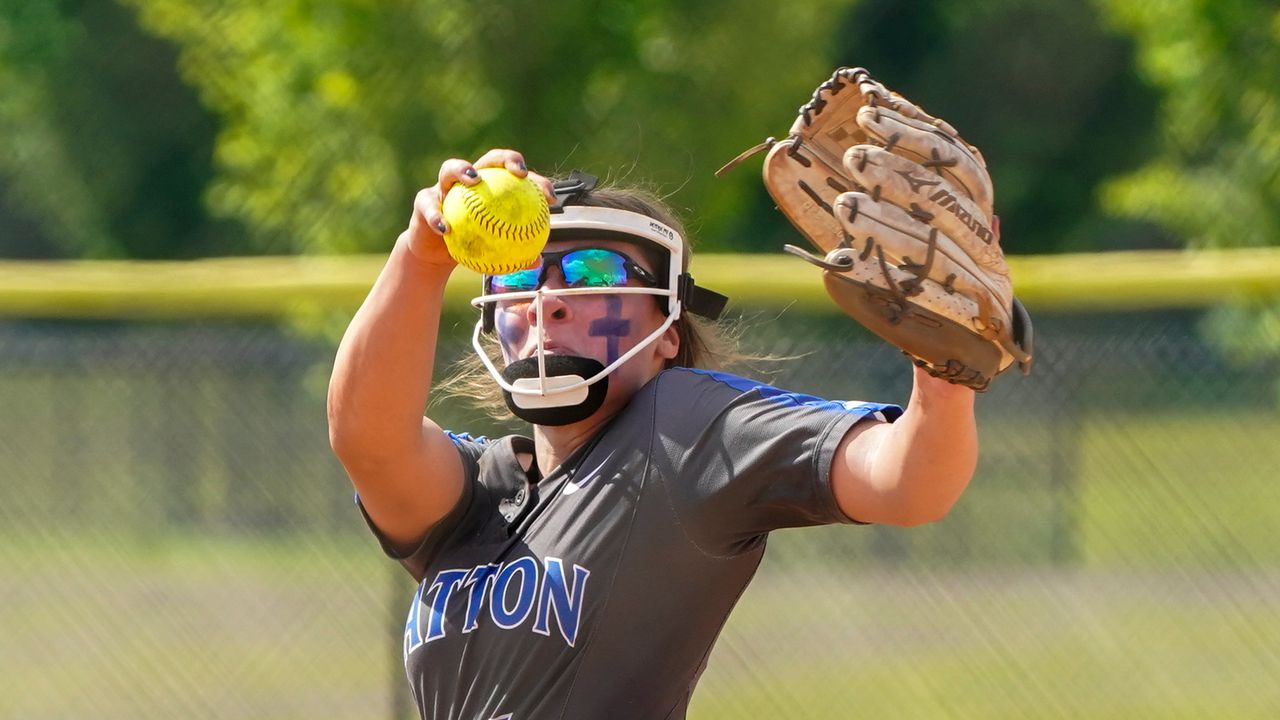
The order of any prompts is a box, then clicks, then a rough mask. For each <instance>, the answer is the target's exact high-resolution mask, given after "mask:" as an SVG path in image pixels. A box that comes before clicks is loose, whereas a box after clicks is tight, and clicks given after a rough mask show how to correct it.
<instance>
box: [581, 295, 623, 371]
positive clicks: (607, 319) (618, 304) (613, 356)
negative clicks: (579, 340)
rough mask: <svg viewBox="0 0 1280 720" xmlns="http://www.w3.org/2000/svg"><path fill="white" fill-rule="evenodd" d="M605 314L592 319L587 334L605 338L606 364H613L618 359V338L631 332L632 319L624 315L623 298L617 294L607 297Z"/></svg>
mask: <svg viewBox="0 0 1280 720" xmlns="http://www.w3.org/2000/svg"><path fill="white" fill-rule="evenodd" d="M605 313H606V314H605V316H604V317H602V318H597V319H595V320H592V321H591V325H590V326H589V327H588V328H587V334H588V335H590V336H591V337H602V338H605V353H606V358H607V360H606V361H605V364H606V365H612V364H613V363H614V362H616V361H617V359H618V355H619V352H618V340H619V339H620V338H624V337H626V336H628V335H630V334H631V321H630V320H627V319H625V318H623V317H622V298H620V297H618V296H616V295H609V296H606V297H605Z"/></svg>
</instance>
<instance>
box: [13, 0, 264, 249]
mask: <svg viewBox="0 0 1280 720" xmlns="http://www.w3.org/2000/svg"><path fill="white" fill-rule="evenodd" d="M175 60H176V54H175V51H174V49H173V48H172V47H171V46H170V45H168V44H167V43H165V42H162V41H160V40H158V39H156V38H155V37H153V36H151V35H149V34H147V33H144V32H143V31H142V30H141V29H140V28H139V27H138V26H137V23H136V21H135V18H134V17H133V14H132V13H130V12H128V11H127V10H125V9H124V8H122V7H121V6H119V5H117V4H115V3H111V2H105V1H103V0H97V1H94V2H43V1H42V2H26V1H25V0H3V1H2V2H0V178H3V182H2V183H0V185H3V186H4V187H5V191H6V192H5V195H6V198H5V202H4V203H3V205H4V206H5V207H6V208H7V212H6V213H4V214H5V215H6V216H7V217H8V218H9V220H8V221H7V222H6V221H4V220H0V255H17V256H58V255H71V256H82V257H119V256H129V257H174V256H190V255H199V254H227V253H234V252H237V251H240V252H242V251H244V250H245V249H247V246H246V245H245V244H243V243H238V242H237V238H238V237H241V236H242V235H243V234H242V233H236V232H233V231H232V230H233V228H231V227H227V226H225V225H219V224H217V223H212V222H211V220H210V218H209V215H208V213H207V212H206V211H205V209H204V207H203V205H202V203H201V201H200V193H201V191H202V188H203V187H204V185H205V184H206V183H207V182H208V180H209V178H210V177H211V176H212V164H211V151H212V140H213V134H214V132H215V131H216V119H215V118H214V117H213V116H212V115H211V114H210V113H208V112H206V111H205V110H204V109H203V108H201V106H200V105H199V103H198V102H197V100H196V97H195V95H194V93H193V92H192V91H191V90H190V89H189V88H188V87H186V86H185V85H184V84H183V83H182V82H181V80H180V79H179V78H178V76H177V71H176V68H175Z"/></svg>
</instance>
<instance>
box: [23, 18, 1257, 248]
mask: <svg viewBox="0 0 1280 720" xmlns="http://www.w3.org/2000/svg"><path fill="white" fill-rule="evenodd" d="M1277 28H1280V21H1277V20H1276V10H1275V9H1274V7H1273V6H1271V5H1269V4H1262V3H1251V2H1245V0H1226V1H1224V2H1221V3H1212V4H1210V3H1205V2H1192V0H1163V1H1162V2H1152V3H1128V2H1123V1H1122V0H1043V2H1038V3H1026V2H1022V1H1021V0H975V1H974V2H969V3H953V2H946V1H945V0H920V1H918V2H910V3H907V2H902V1H901V0H800V1H798V2H792V3H787V4H779V3H771V2H765V0H737V1H735V2H729V1H728V0H714V1H709V2H703V3H677V2H674V1H673V0H659V1H654V2H640V1H639V0H589V1H586V2H579V3H572V4H569V3H561V4H557V5H556V6H554V9H550V8H549V7H548V6H546V5H545V4H537V3H534V2H532V0H510V1H506V2H494V1H493V0H477V2H471V3H456V2H455V3H449V2H445V1H444V0H391V1H387V2H380V1H377V0H41V1H39V2H29V1H28V0H0V255H9V256H20V257H38V256H45V255H72V256H89V257H93V256H99V257H100V256H131V257H190V256H198V255H230V254H245V253H250V252H252V253H281V254H293V253H322V252H324V253H327V252H352V251H363V250H372V251H381V250H383V249H385V248H386V247H387V246H388V245H389V244H390V241H391V238H393V237H394V236H395V234H396V233H397V232H399V230H400V229H401V228H402V227H403V226H404V223H405V219H406V216H407V215H408V211H409V207H410V203H411V200H412V197H413V194H414V192H415V191H416V190H417V189H418V188H420V187H423V186H426V185H430V184H432V183H433V182H434V180H435V173H436V169H437V167H438V165H439V163H440V162H441V161H442V160H444V159H446V158H447V157H450V156H465V157H475V156H476V155H478V154H479V153H481V152H483V150H485V149H486V148H489V147H493V146H507V147H516V148H519V149H521V150H523V151H524V152H525V153H526V155H527V157H528V159H529V161H530V164H531V165H532V166H533V167H534V168H535V169H537V170H539V171H541V172H544V173H547V174H557V173H564V172H567V171H568V170H569V169H572V168H574V167H581V168H584V169H587V170H591V171H595V172H597V173H599V174H602V175H606V176H608V177H610V178H611V179H614V180H618V181H622V182H627V183H639V184H646V183H647V184H649V185H650V186H651V187H652V188H653V189H655V190H658V191H659V192H661V193H663V194H667V195H668V196H669V199H670V200H671V201H672V202H673V204H674V205H676V206H677V209H678V210H679V211H680V212H681V213H682V214H683V215H684V216H685V217H686V218H687V219H689V220H690V221H691V222H690V226H691V229H692V230H693V232H694V234H695V235H697V236H698V237H699V239H700V241H701V245H702V247H703V248H705V249H716V250H731V251H753V250H775V249H776V248H778V247H779V246H780V245H781V244H782V243H783V242H790V241H794V240H795V239H796V233H795V231H794V230H793V229H792V228H791V227H790V226H789V225H788V224H787V223H786V221H785V220H783V219H782V217H781V215H780V214H779V213H777V212H776V211H775V210H774V209H773V203H772V202H771V200H770V199H769V198H768V196H767V194H766V193H765V192H764V190H763V188H762V187H761V184H760V182H759V180H758V175H757V174H756V172H757V168H758V165H757V164H754V163H750V162H749V163H747V164H746V165H744V166H743V167H742V168H740V169H738V170H737V171H736V172H734V173H731V174H730V175H729V176H728V177H727V178H724V179H720V180H716V179H714V178H713V177H712V171H713V170H714V169H715V168H716V167H718V166H719V165H721V164H722V163H723V162H725V161H726V160H728V159H729V158H731V157H733V156H734V155H736V154H737V153H738V152H739V151H740V150H742V149H744V148H746V147H749V146H751V145H752V144H754V143H756V142H758V141H760V140H762V139H763V138H764V137H766V136H769V135H773V136H778V135H782V134H783V133H785V132H786V130H787V128H788V127H789V126H790V124H791V122H792V118H793V112H794V108H796V107H797V106H799V105H800V104H801V103H802V102H804V101H805V100H806V99H807V97H808V95H809V93H810V92H811V90H812V88H813V87H814V86H815V85H816V84H817V83H818V82H820V81H821V80H823V79H824V78H825V77H827V75H828V74H829V73H830V71H831V69H832V68H834V67H836V66H838V65H841V64H846V65H863V66H865V67H868V68H870V69H871V70H872V71H873V72H874V73H875V74H876V75H877V77H879V78H881V79H882V80H884V81H885V82H886V83H887V84H889V85H890V86H891V87H894V88H896V89H899V90H901V91H902V92H903V93H904V94H906V95H907V96H908V97H911V98H912V99H913V100H916V101H917V102H919V103H920V104H922V105H923V106H925V107H926V108H929V109H931V110H933V111H935V112H938V113H939V114H941V115H943V116H944V117H946V118H947V119H948V120H950V121H952V122H953V124H955V125H956V126H957V127H959V128H960V129H961V131H962V132H963V133H964V134H965V136H966V137H967V138H968V139H969V140H970V141H972V142H974V143H975V144H977V145H978V146H979V147H981V148H982V149H983V151H984V154H985V155H986V157H987V159H988V161H989V162H990V165H991V168H992V172H993V176H994V179H995V183H996V187H997V211H998V212H999V213H1000V215H1001V219H1002V227H1003V229H1004V237H1005V242H1006V245H1007V246H1008V248H1009V249H1010V250H1011V251H1012V252H1015V253H1041V252H1060V251H1068V250H1093V249H1110V248H1145V247H1165V246H1171V245H1174V244H1175V243H1176V242H1177V240H1176V239H1175V238H1177V237H1178V236H1186V237H1187V238H1190V239H1191V241H1192V242H1194V243H1196V244H1197V245H1231V244H1237V245H1242V244H1243V245H1248V244H1254V245H1256V244H1267V243H1273V242H1275V241H1276V240H1275V238H1276V237H1277V229H1278V227H1277V226H1278V225H1280V219H1278V218H1277V214H1278V213H1280V209H1277V208H1280V205H1278V204H1277V202H1276V200H1277V198H1276V194H1277V192H1280V191H1278V190H1277V187H1278V186H1280V180H1278V179H1277V173H1276V170H1275V168H1276V167H1277V166H1278V165H1277V160H1280V157H1278V156H1280V142H1277V141H1276V139H1275V138H1277V137H1280V132H1277V130H1280V128H1277V125H1278V124H1280V111H1278V110H1277V103H1276V87H1275V86H1276V80H1275V79H1274V77H1275V72H1274V68H1275V67H1277V63H1276V61H1277V60H1280V58H1278V57H1277V53H1278V51H1277V49H1276V48H1277V45H1276V43H1275V39H1276V35H1277V33H1278V32H1280V30H1278V29H1277ZM1135 43H1136V45H1135ZM1135 48H1136V49H1135ZM1135 55H1136V58H1135ZM1160 93H1163V96H1161V94H1160ZM1162 97H1163V100H1162ZM1157 123H1158V126H1159V127H1160V131H1159V132H1151V127H1152V125H1153V124H1157ZM1138 168H1142V169H1138ZM1117 176H1121V177H1122V179H1120V180H1118V181H1114V182H1111V183H1109V184H1108V183H1106V180H1107V179H1108V178H1113V177H1117ZM1100 187H1104V188H1105V189H1106V191H1105V195H1104V196H1103V198H1104V201H1100V200H1099V192H1098V189H1099V188H1100ZM1188 196H1191V197H1196V198H1198V199H1200V200H1199V201H1198V202H1197V203H1194V204H1192V203H1186V202H1183V201H1182V198H1184V197H1188Z"/></svg>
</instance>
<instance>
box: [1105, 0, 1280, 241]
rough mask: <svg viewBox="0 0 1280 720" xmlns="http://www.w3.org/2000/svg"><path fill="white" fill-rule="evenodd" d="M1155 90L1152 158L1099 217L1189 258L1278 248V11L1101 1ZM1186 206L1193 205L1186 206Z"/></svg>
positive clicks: (1194, 1) (1186, 0) (1114, 186)
mask: <svg viewBox="0 0 1280 720" xmlns="http://www.w3.org/2000/svg"><path fill="white" fill-rule="evenodd" d="M1099 4H1100V5H1101V6H1102V8H1103V9H1104V10H1105V11H1106V17H1107V19H1108V20H1109V21H1110V22H1112V23H1114V24H1115V25H1116V26H1117V27H1120V28H1123V29H1124V30H1125V31H1127V32H1129V33H1131V34H1132V35H1133V37H1134V38H1135V39H1136V40H1137V42H1138V47H1139V55H1138V62H1139V68H1140V70H1141V72H1142V74H1143V75H1144V76H1145V77H1146V78H1148V79H1149V80H1150V81H1151V82H1152V83H1154V84H1155V85H1157V86H1159V87H1160V88H1161V89H1162V90H1163V91H1164V94H1163V102H1162V105H1161V108H1160V115H1159V124H1158V132H1156V133H1154V135H1155V137H1157V138H1158V140H1159V155H1158V156H1157V157H1155V158H1154V159H1153V160H1152V161H1151V162H1150V163H1149V164H1148V165H1146V166H1145V167H1143V168H1142V169H1141V170H1139V171H1137V172H1135V173H1132V174H1130V175H1127V176H1125V177H1123V178H1120V179H1117V180H1115V181H1114V182H1111V183H1109V184H1108V185H1107V186H1106V194H1105V197H1106V202H1107V206H1108V207H1109V208H1111V209H1113V210H1115V211H1117V212H1119V213H1124V214H1128V215H1132V216H1136V217H1144V218H1149V219H1152V220H1155V221H1158V222H1160V223H1162V224H1164V225H1167V226H1168V227H1170V228H1171V229H1173V230H1175V231H1177V232H1178V233H1179V234H1180V235H1181V236H1183V237H1184V238H1186V240H1187V241H1189V242H1190V243H1191V244H1192V245H1193V246H1196V247H1242V246H1258V245H1276V244H1280V8H1278V7H1277V6H1276V5H1275V3H1261V2H1256V0H1218V1H1217V2H1212V3H1210V2H1204V1H1203V0H1162V1H1161V2H1145V3H1134V2H1127V1H1126V0H1099ZM1192 200H1193V201H1192Z"/></svg>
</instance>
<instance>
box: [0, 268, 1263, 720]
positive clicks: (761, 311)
mask: <svg viewBox="0 0 1280 720" xmlns="http://www.w3.org/2000/svg"><path fill="white" fill-rule="evenodd" d="M380 262H381V260H380V258H377V257H372V256H370V257H355V258H348V259H324V258H316V259H296V258H294V259H289V258H282V259H271V258H267V259H261V258H260V259H224V260H217V261H213V260H210V261H198V262H190V263H125V264H120V263H107V264H95V263H61V262H52V263H49V262H45V263H3V264H0V314H3V315H4V316H5V317H6V319H5V320H3V321H0V408H3V412H0V468H3V477H4V483H5V496H6V497H5V500H6V501H5V502H4V503H3V504H2V505H0V637H2V638H4V651H3V652H0V717H4V718H9V717H12V718H24V719H25V718H39V719H45V718H49V719H53V718H69V717H82V716H92V717H97V718H122V719H123V718H131V719H132V718H172V717H211V718H212V717H216V718H304V717H305V718H406V717H409V716H410V715H411V709H410V707H409V700H408V695H407V689H406V685H405V682H404V678H403V671H402V669H401V667H400V664H399V652H400V650H399V647H400V636H401V632H402V628H403V619H404V614H405V612H406V610H407V607H408V602H409V599H410V597H411V595H412V587H411V586H410V583H409V581H408V578H407V576H403V573H402V572H401V571H400V570H399V569H398V567H397V566H395V565H394V564H393V563H390V562H388V561H386V560H385V559H383V558H382V556H381V555H380V553H379V552H378V550H377V549H376V546H375V544H374V543H373V542H372V539H371V538H370V537H369V536H368V535H367V533H366V532H365V530H364V528H363V525H362V523H361V521H360V520H359V517H358V513H357V512H356V510H355V508H354V506H353V504H352V501H351V492H350V486H349V484H348V483H347V480H346V478H345V476H344V475H343V473H342V470H341V468H340V466H339V465H338V464H337V462H336V461H335V460H334V459H333V457H332V456H331V454H330V453H329V450H328V447H327V435H326V427H325V419H324V393H325V386H326V382H327V378H328V373H329V369H330V367H331V362H332V355H333V350H334V347H333V343H332V340H329V339H324V338H330V337H332V336H331V334H329V332H330V331H329V328H331V327H333V326H335V325H338V326H340V325H341V324H343V323H344V322H345V320H346V319H347V318H349V314H350V311H351V309H352V308H353V307H354V304H355V303H358V301H359V298H360V297H361V296H362V294H363V293H364V291H365V290H367V288H368V285H369V283H370V282H371V281H372V277H373V275H374V274H375V273H376V271H377V268H378V266H379V264H380ZM1275 263H1276V255H1275V254H1274V253H1270V252H1267V251H1249V252H1247V253H1241V252H1222V253H1211V254H1204V253H1132V254H1131V253H1117V254H1100V255H1092V256H1065V257H1061V258H1015V259H1014V260H1013V264H1014V267H1015V272H1017V273H1019V279H1020V288H1021V290H1020V292H1022V295H1023V297H1024V298H1025V299H1026V302H1027V305H1028V307H1029V308H1030V309H1031V311H1032V313H1033V314H1034V316H1035V318H1036V331H1037V333H1036V337H1037V351H1038V353H1037V362H1036V368H1035V372H1034V373H1033V374H1032V375H1031V376H1030V377H1029V378H1021V377H1017V376H1016V375H1008V376H1003V377H1001V378H1000V379H999V381H998V382H997V383H996V384H995V386H994V388H993V389H992V390H991V391H990V392H989V393H987V394H986V395H984V396H983V397H982V398H981V399H980V402H979V416H980V424H981V432H982V442H983V453H982V460H981V464H980V467H979V470H978V473H977V476H976V478H975V480H974V482H973V485H972V487H971V489H970V490H969V492H968V493H967V494H966V496H965V497H964V498H963V500H962V501H961V503H960V504H959V506H958V507H957V508H956V509H955V511H954V512H953V513H952V514H951V515H950V516H949V517H948V518H947V519H946V520H945V521H943V522H941V523H939V524H937V525H934V526H928V527H923V528H916V529H911V530H898V529H892V528H880V527H867V528H848V527H841V528H822V529H809V530H795V531H786V532H780V533H775V535H774V537H772V538H771V539H770V549H769V552H768V554H767V557H766V561H765V563H764V565H763V567H762V568H761V571H760V575H759V576H758V578H757V580H756V582H755V583H754V584H753V585H752V587H751V588H750V590H749V591H748V592H747V594H746V596H745V597H744V599H743V601H742V603H741V604H740V606H739V608H738V611H737V612H736V613H735V615H734V616H733V618H732V620H731V622H730V624H729V626H728V627H727V628H726V630H725V633H724V635H723V637H722V639H721V641H720V643H719V644H718V646H717V648H716V650H715V652H714V654H713V656H712V658H711V662H710V665H709V668H708V670H707V672H706V674H705V676H704V678H703V680H702V682H701V688H700V692H699V693H698V695H697V696H696V700H695V703H694V706H693V710H692V712H691V717H692V718H695V719H697V720H713V719H716V720H718V719H720V718H725V719H728V718H749V717H781V718H816V717H884V718H921V719H925V718H928V719H935V718H1025V717H1053V718H1081V719H1085V718H1089V719H1095V718H1138V717H1141V718H1154V719H1157V720H1166V719H1169V720H1172V719H1175V718H1177V719H1181V718H1203V717H1215V718H1217V717H1221V718H1258V719H1262V718H1274V717H1276V716H1277V714H1280V686H1278V685H1277V684H1276V683H1275V678H1276V677H1280V650H1278V649H1277V648H1280V543H1277V542H1276V538H1277V535H1276V525H1277V520H1280V486H1278V484H1277V475H1278V474H1280V443H1278V442H1277V441H1276V438H1277V437H1280V412H1278V411H1277V407H1280V395H1278V394H1277V378H1278V377H1280V372H1277V371H1278V370H1280V368H1278V367H1277V365H1276V361H1275V360H1274V359H1268V358H1267V356H1266V354H1265V353H1252V354H1251V353H1250V352H1248V349H1249V347H1251V346H1255V345H1256V346H1258V347H1261V346H1262V345H1263V343H1264V341H1265V340H1266V338H1265V337H1263V336H1261V335H1259V336H1257V337H1256V338H1255V339H1253V340H1248V339H1246V341H1245V342H1243V344H1242V343H1236V344H1235V345H1234V346H1231V347H1230V348H1228V347H1227V346H1225V345H1224V344H1222V343H1219V342H1214V341H1210V340H1209V339H1207V338H1208V335H1206V332H1205V331H1204V330H1205V328H1206V327H1207V325H1206V321H1205V318H1206V317H1208V316H1209V315H1210V314H1212V313H1214V312H1217V311H1218V309H1220V307H1221V306H1222V305H1223V304H1224V303H1228V302H1234V301H1238V300H1240V299H1241V298H1242V297H1253V298H1255V299H1257V298H1266V297H1269V296H1270V297H1273V296H1275V295H1276V294H1277V289H1278V288H1280V272H1277V270H1276V264H1275ZM1134 268H1136V269H1137V271H1136V272H1135V271H1134V270H1133V269H1134ZM693 269H694V272H695V274H697V275H698V276H699V277H700V279H704V280H705V282H707V284H708V285H710V286H711V287H717V288H722V289H725V290H727V291H728V292H730V294H732V295H733V296H734V300H735V306H736V307H737V309H738V310H739V311H740V314H741V315H743V316H745V318H746V319H745V322H746V324H747V326H748V327H749V328H750V330H749V332H748V333H747V334H746V336H745V342H746V345H747V347H748V348H749V349H752V350H757V351H764V352H769V353H775V354H784V355H800V356H801V357H799V358H798V359H795V360H792V361H788V362H785V363H779V364H777V365H776V366H774V367H773V368H772V372H773V374H774V377H773V379H774V381H775V382H776V383H777V384H779V385H781V386H784V387H788V388H791V389H796V390H802V391H807V392H813V393H817V394H820V395H826V396H830V397H838V398H858V399H876V400H889V401H897V402H904V401H905V399H906V396H907V391H908V388H909V376H910V373H909V371H908V370H909V368H908V366H907V365H906V363H905V362H904V361H903V360H902V359H901V357H900V356H899V355H898V354H897V353H896V352H895V351H893V350H892V349H891V348H888V347H887V346H884V345H883V344H882V343H879V342H877V341H876V340H875V339H873V338H870V337H867V336H866V334H865V333H864V332H862V331H861V330H860V329H859V328H857V327H856V326H855V325H854V324H853V323H852V322H850V321H847V320H846V319H844V318H843V317H842V316H838V315H834V314H832V313H831V312H829V310H827V305H826V303H825V300H824V298H823V296H822V294H821V291H820V290H819V289H818V287H817V285H816V283H815V282H813V279H812V278H811V277H807V276H806V275H807V273H808V268H807V266H805V265H804V264H803V263H799V262H798V261H794V260H793V259H791V258H784V257H773V256H763V257H760V256H757V257H735V256H703V257H699V258H698V259H697V260H695V265H694V268H693ZM757 279H759V280H757ZM1023 279H1025V283H1023V282H1021V281H1022V280H1023ZM473 285H474V278H470V277H467V276H466V275H463V274H460V276H459V277H458V278H457V286H456V287H455V288H453V289H452V290H451V293H450V297H451V298H452V300H451V303H452V304H451V308H450V310H449V312H448V314H447V319H446V323H445V325H446V327H447V328H448V330H447V333H446V334H447V340H446V341H445V347H444V349H443V351H442V352H443V353H444V354H445V355H446V356H447V357H456V356H459V355H460V354H462V353H465V352H468V346H467V339H468V337H469V332H470V322H471V318H472V317H473V316H471V315H470V311H469V310H468V308H467V307H466V305H465V296H466V295H467V294H468V293H469V292H470V288H471V287H473ZM766 369H768V368H766ZM432 412H433V414H435V415H436V416H437V417H438V418H440V419H441V420H442V421H443V422H444V423H445V424H446V425H448V426H450V427H453V428H455V429H468V430H472V431H481V432H495V431H501V427H498V426H495V425H494V424H492V423H489V422H487V421H484V420H481V419H479V418H477V417H476V415H475V413H473V412H470V411H467V410H464V409H463V408H460V407H456V406H454V405H450V404H443V405H439V406H437V407H435V408H433V410H432ZM638 631H643V629H638Z"/></svg>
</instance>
